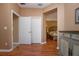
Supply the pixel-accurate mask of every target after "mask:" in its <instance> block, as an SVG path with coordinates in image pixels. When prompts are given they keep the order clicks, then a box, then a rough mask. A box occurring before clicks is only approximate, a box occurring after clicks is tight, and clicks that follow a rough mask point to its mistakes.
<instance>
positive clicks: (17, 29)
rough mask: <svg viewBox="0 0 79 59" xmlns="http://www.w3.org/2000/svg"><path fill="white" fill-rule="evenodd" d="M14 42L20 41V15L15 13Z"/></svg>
mask: <svg viewBox="0 0 79 59" xmlns="http://www.w3.org/2000/svg"><path fill="white" fill-rule="evenodd" d="M13 42H15V43H18V42H19V17H18V16H16V15H15V14H13Z"/></svg>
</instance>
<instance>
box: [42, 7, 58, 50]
mask: <svg viewBox="0 0 79 59" xmlns="http://www.w3.org/2000/svg"><path fill="white" fill-rule="evenodd" d="M54 9H57V47H56V49H59V31H58V8H54ZM54 9H51V10H54ZM51 10H50V11H51ZM47 12H49V11H47ZM47 12H45V13H47ZM45 13H43V39H45V41H44V42H43V43H42V44H45V43H47V41H46V27H45V25H46V20H44V19H45V18H44V17H45V16H44V15H45ZM44 30H45V32H44ZM44 34H45V36H44Z"/></svg>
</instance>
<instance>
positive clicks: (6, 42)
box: [0, 3, 19, 49]
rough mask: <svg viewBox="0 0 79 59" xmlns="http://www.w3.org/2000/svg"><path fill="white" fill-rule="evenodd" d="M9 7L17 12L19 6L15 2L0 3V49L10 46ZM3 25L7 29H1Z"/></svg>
mask: <svg viewBox="0 0 79 59" xmlns="http://www.w3.org/2000/svg"><path fill="white" fill-rule="evenodd" d="M11 9H14V10H15V11H16V12H19V7H18V6H16V4H7V3H6V4H1V3H0V49H10V48H11V47H12V39H11ZM4 26H7V30H4V29H3V28H4Z"/></svg>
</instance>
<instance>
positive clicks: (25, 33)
mask: <svg viewBox="0 0 79 59" xmlns="http://www.w3.org/2000/svg"><path fill="white" fill-rule="evenodd" d="M19 30H20V31H19V32H20V33H19V34H20V43H21V44H31V43H41V33H42V19H41V17H40V16H33V17H20V21H19Z"/></svg>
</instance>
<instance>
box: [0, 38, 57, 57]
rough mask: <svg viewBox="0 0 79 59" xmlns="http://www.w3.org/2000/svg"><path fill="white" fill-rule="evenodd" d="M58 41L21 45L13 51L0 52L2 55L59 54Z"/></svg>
mask: <svg viewBox="0 0 79 59" xmlns="http://www.w3.org/2000/svg"><path fill="white" fill-rule="evenodd" d="M56 46H57V42H56V41H55V40H50V39H49V40H48V42H47V43H46V44H31V45H19V46H17V47H16V48H15V49H14V50H13V51H11V52H0V56H58V50H57V49H56Z"/></svg>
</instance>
